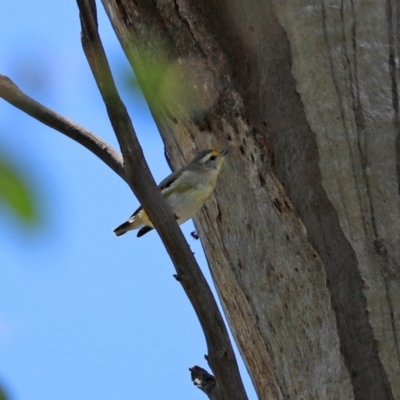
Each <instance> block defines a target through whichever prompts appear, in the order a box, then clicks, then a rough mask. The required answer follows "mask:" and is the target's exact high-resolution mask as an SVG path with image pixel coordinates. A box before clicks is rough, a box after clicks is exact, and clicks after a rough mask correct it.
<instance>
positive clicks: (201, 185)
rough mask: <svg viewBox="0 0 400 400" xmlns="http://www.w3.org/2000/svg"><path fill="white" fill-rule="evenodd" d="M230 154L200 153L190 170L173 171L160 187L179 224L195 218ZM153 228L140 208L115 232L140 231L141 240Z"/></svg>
mask: <svg viewBox="0 0 400 400" xmlns="http://www.w3.org/2000/svg"><path fill="white" fill-rule="evenodd" d="M227 153H228V150H222V151H219V150H203V151H200V153H198V154H197V155H196V157H194V158H193V160H192V161H190V163H189V164H188V165H186V167H183V168H181V169H180V170H178V171H176V172H173V173H172V174H171V175H169V176H168V177H167V178H165V179H164V180H163V181H162V182H161V183H160V184H159V185H158V187H159V188H160V190H161V194H162V195H163V197H164V199H165V201H166V202H167V204H168V205H169V206H170V207H171V209H172V212H173V213H174V214H175V217H176V219H177V222H178V224H183V223H184V222H185V221H187V220H188V219H190V218H192V217H193V216H194V215H195V214H196V213H197V212H198V211H199V210H200V208H201V207H202V206H203V204H204V203H205V202H206V200H207V199H208V198H209V197H210V195H211V193H212V192H213V190H214V188H215V185H216V183H217V177H218V174H219V172H220V170H221V167H222V164H223V162H224V158H225V155H226V154H227ZM139 228H140V229H139ZM153 228H154V227H153V225H152V223H151V222H150V219H149V217H148V216H147V214H146V212H145V211H144V210H143V209H142V207H141V206H140V207H139V208H138V209H137V210H136V211H135V212H134V213H133V214H132V216H131V217H130V218H129V219H128V221H126V222H124V223H123V224H122V225H120V226H118V227H117V228H115V229H114V233H115V234H116V235H117V236H121V235H123V234H124V233H126V232H128V231H130V230H133V229H139V232H138V234H137V237H141V236H143V235H145V234H146V233H147V232H149V231H151V230H152V229H153Z"/></svg>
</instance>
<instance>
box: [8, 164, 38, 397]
mask: <svg viewBox="0 0 400 400" xmlns="http://www.w3.org/2000/svg"><path fill="white" fill-rule="evenodd" d="M0 204H3V205H4V206H5V208H6V209H8V210H10V211H11V212H12V213H13V214H14V215H15V216H16V217H17V218H18V219H19V220H20V221H21V222H23V223H25V224H26V225H34V224H36V223H37V222H39V213H38V208H37V205H36V202H35V198H34V195H33V193H32V190H31V188H30V186H29V184H28V182H27V180H26V179H25V178H24V177H23V175H22V174H21V173H20V172H19V170H18V168H17V166H16V165H15V163H10V162H9V161H8V160H6V159H5V157H3V156H0ZM0 211H1V208H0ZM0 400H1V397H0Z"/></svg>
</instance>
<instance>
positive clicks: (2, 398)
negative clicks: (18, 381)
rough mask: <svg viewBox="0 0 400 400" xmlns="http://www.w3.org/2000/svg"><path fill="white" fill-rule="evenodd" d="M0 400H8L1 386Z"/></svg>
mask: <svg viewBox="0 0 400 400" xmlns="http://www.w3.org/2000/svg"><path fill="white" fill-rule="evenodd" d="M0 400H8V397H7V396H6V394H5V392H4V390H3V389H2V388H1V386H0Z"/></svg>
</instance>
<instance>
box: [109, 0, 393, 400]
mask: <svg viewBox="0 0 400 400" xmlns="http://www.w3.org/2000/svg"><path fill="white" fill-rule="evenodd" d="M103 3H104V5H105V7H106V10H107V12H108V15H109V17H110V19H111V22H112V24H113V26H114V29H115V31H116V33H117V35H118V37H119V39H120V41H121V43H122V45H123V47H124V49H125V51H126V53H127V55H128V57H129V59H130V60H131V63H132V65H133V67H134V69H135V72H136V75H137V78H138V80H139V82H140V83H141V84H142V85H143V90H144V92H145V95H146V97H147V98H148V100H149V102H150V108H151V110H152V112H153V115H154V116H155V119H156V122H157V124H158V127H159V129H160V132H161V135H162V137H163V139H164V142H165V144H166V148H167V151H168V154H169V155H170V158H171V161H172V164H173V165H174V166H178V165H182V164H184V163H186V162H187V161H188V160H189V159H190V157H191V156H192V155H193V154H194V153H195V152H196V151H197V150H198V149H204V148H210V147H211V148H220V149H222V148H228V149H229V150H230V151H231V153H230V155H229V157H227V161H226V165H225V167H224V170H223V172H222V173H221V177H220V179H219V184H218V186H217V190H216V193H215V197H213V198H212V199H211V200H209V201H208V203H207V204H206V206H205V207H204V209H203V211H202V212H201V213H200V214H199V216H198V217H197V218H196V221H195V222H196V227H197V228H198V230H199V233H200V238H201V240H202V243H203V246H204V249H205V252H206V255H207V258H208V261H209V265H210V268H211V272H212V275H213V278H214V282H215V285H216V288H217V291H218V293H219V296H220V299H221V301H222V304H223V307H224V311H225V314H226V316H227V318H228V321H229V324H230V327H231V329H232V331H233V334H234V337H235V339H236V342H237V344H238V346H239V349H240V351H241V354H242V356H243V358H244V360H245V363H246V366H247V368H248V370H249V373H250V375H251V377H252V379H253V382H254V385H255V387H256V390H257V393H258V396H259V398H260V399H352V398H354V399H360V400H361V399H362V400H367V399H371V400H377V399H400V349H399V331H400V267H399V264H400V261H399V260H400V254H399V253H400V241H399V234H400V215H399V214H400V207H399V206H400V203H399V188H400V185H399V177H400V128H399V126H400V122H399V102H398V80H399V69H398V63H397V60H398V57H399V56H400V54H399V52H400V34H399V30H400V3H399V2H395V1H393V0H392V1H391V0H387V1H385V2H384V1H382V0H379V1H375V2H370V3H369V2H364V1H359V2H354V1H353V0H350V1H343V0H342V1H324V0H321V1H319V2H306V1H304V0H303V1H301V0H298V1H294V0H292V1H278V0H271V1H261V0H259V1H253V2H249V1H247V0H229V1H225V2H222V1H215V0H162V1H157V2H156V1H149V0H137V1H127V0H103ZM144 54H146V55H147V57H148V58H149V57H150V58H151V62H156V63H157V64H159V65H163V68H164V71H165V74H164V75H163V76H161V78H160V74H159V73H158V74H156V73H154V74H153V75H154V77H156V78H157V79H158V80H157V82H158V88H159V87H162V86H163V85H167V86H166V87H167V88H168V87H169V86H168V83H170V81H171V80H172V78H171V74H170V71H171V70H174V71H175V70H179V71H180V72H179V73H183V74H184V76H185V80H184V83H185V87H186V89H187V92H185V93H186V94H182V93H183V92H181V93H180V94H179V95H178V96H177V97H174V98H173V100H171V98H167V97H166V96H163V95H162V92H161V91H160V92H158V95H157V96H152V95H153V94H154V93H152V90H153V92H154V87H153V88H151V85H150V86H149V85H147V86H146V80H148V78H149V75H146V73H147V74H149V70H150V71H152V70H151V69H148V70H147V72H146V71H145V70H146V68H143V65H142V64H143V63H142V61H141V60H143V57H144V56H143V55H144ZM149 54H150V56H149ZM177 66H178V67H179V68H178V69H177ZM153 71H154V70H153ZM150 74H151V72H150ZM156 75H157V76H156ZM169 91H170V90H167V92H169ZM164 93H165V92H164ZM187 93H190V95H187Z"/></svg>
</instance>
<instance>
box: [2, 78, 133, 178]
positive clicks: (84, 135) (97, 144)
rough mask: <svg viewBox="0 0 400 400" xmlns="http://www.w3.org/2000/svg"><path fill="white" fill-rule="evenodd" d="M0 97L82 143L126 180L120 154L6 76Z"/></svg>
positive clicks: (3, 79)
mask: <svg viewBox="0 0 400 400" xmlns="http://www.w3.org/2000/svg"><path fill="white" fill-rule="evenodd" d="M0 97H2V98H3V99H4V100H6V101H7V102H9V103H10V104H12V105H13V106H15V107H17V108H19V109H20V110H22V111H24V112H26V113H27V114H29V115H30V116H32V117H33V118H35V119H37V120H38V121H40V122H42V123H44V124H45V125H47V126H49V127H50V128H53V129H55V130H57V131H59V132H61V133H63V134H64V135H66V136H68V137H69V138H71V139H73V140H75V141H76V142H78V143H80V144H81V145H82V146H84V147H86V148H87V149H88V150H90V151H91V152H92V153H93V154H95V155H96V156H97V157H99V158H100V160H102V161H104V162H105V163H106V164H107V165H108V166H109V167H110V168H111V169H112V170H113V171H114V172H116V173H117V174H118V175H119V176H120V177H121V178H122V179H124V180H125V173H124V166H123V164H122V156H121V154H120V153H118V152H117V151H116V150H114V149H113V148H112V147H111V146H110V145H108V144H107V143H106V142H104V140H102V139H100V138H99V137H98V136H96V135H95V134H93V133H91V132H90V131H88V130H87V129H85V128H83V127H82V126H80V125H78V124H76V123H75V122H73V121H71V120H70V119H68V118H65V117H63V116H62V115H60V114H57V113H56V112H55V111H53V110H51V109H50V108H47V107H46V106H44V105H42V104H40V103H38V102H37V101H36V100H33V99H32V98H31V97H29V96H28V95H26V94H25V93H24V92H22V90H21V89H20V88H19V87H18V86H17V85H16V84H15V83H14V82H13V81H12V80H11V79H9V78H8V77H6V76H4V75H0Z"/></svg>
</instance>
